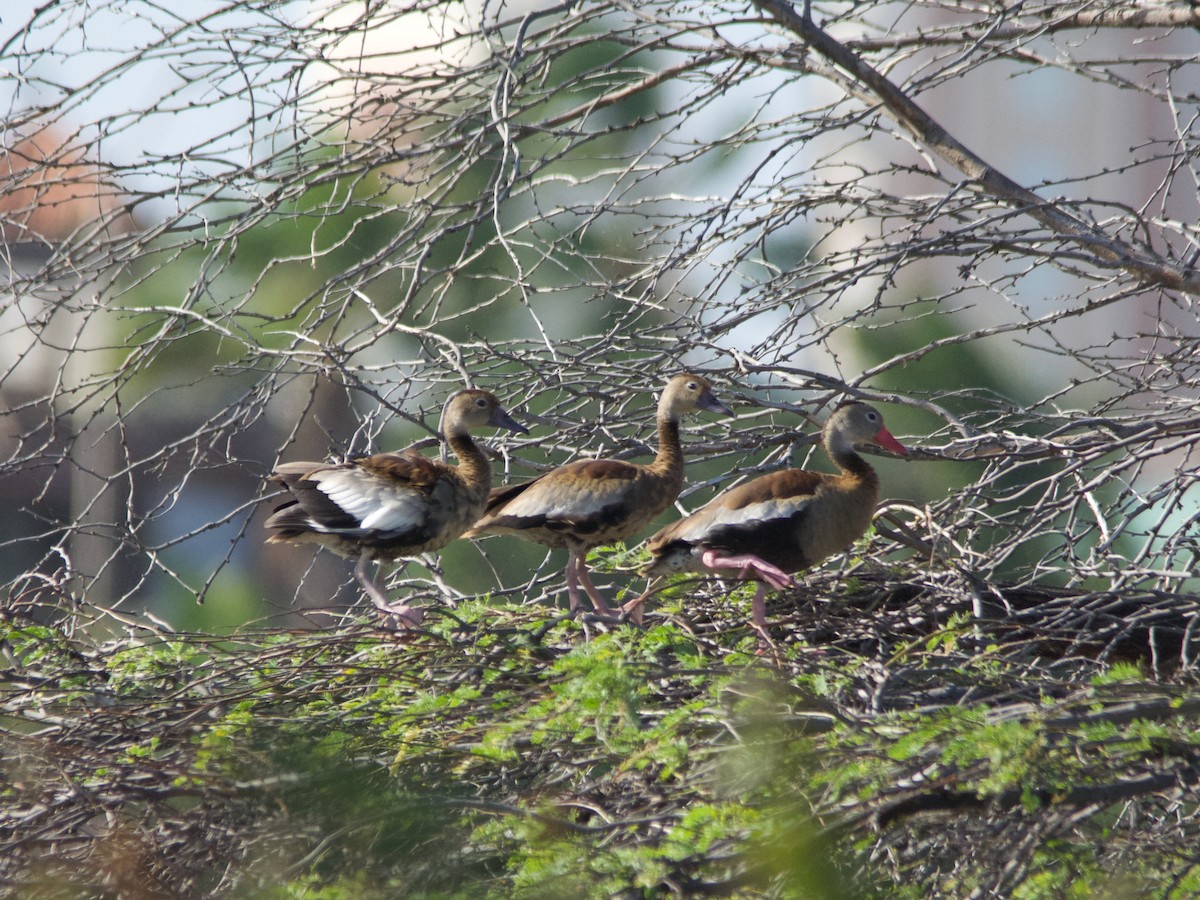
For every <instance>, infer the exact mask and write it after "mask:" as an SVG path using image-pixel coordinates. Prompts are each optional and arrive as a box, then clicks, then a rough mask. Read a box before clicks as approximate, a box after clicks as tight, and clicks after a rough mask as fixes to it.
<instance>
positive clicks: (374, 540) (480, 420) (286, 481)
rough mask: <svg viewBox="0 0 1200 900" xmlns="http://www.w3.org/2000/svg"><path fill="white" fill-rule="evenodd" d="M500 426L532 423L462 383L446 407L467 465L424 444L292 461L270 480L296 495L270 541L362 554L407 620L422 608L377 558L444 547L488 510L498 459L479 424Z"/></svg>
mask: <svg viewBox="0 0 1200 900" xmlns="http://www.w3.org/2000/svg"><path fill="white" fill-rule="evenodd" d="M487 426H495V427H498V428H507V429H509V430H510V431H518V432H522V433H525V432H527V429H526V428H525V427H524V426H522V425H520V424H519V423H517V422H516V421H514V420H513V418H512V417H511V416H509V414H508V413H507V412H505V410H504V407H502V406H501V405H500V402H499V401H498V400H497V399H496V398H495V397H494V396H493V395H491V394H489V393H488V392H487V391H477V390H465V391H459V392H458V393H456V394H454V395H453V396H451V397H450V399H449V400H447V401H446V406H445V408H444V409H443V410H442V432H443V434H444V435H445V438H446V443H447V444H449V445H450V450H451V451H452V452H453V453H454V455H455V457H457V459H458V466H457V467H455V466H451V465H447V464H446V463H443V462H439V461H437V460H433V459H429V458H428V457H426V456H422V455H421V454H420V453H418V452H417V451H415V450H412V449H409V450H404V451H402V452H400V453H376V454H375V455H373V456H364V457H361V458H359V459H353V460H350V461H349V462H344V463H317V462H291V463H284V464H282V465H280V466H279V467H278V468H277V469H276V470H275V473H274V474H273V475H272V476H271V481H274V482H276V483H278V484H281V485H283V486H284V487H285V488H287V491H288V493H289V494H290V495H291V497H290V499H288V500H287V501H286V502H284V503H282V504H281V505H280V506H278V507H277V508H276V509H275V512H274V513H272V514H271V517H270V518H269V519H267V521H266V523H265V527H266V528H268V529H270V530H272V531H273V532H274V533H273V534H272V535H271V536H270V537H268V538H267V542H268V543H275V542H279V541H290V542H293V543H316V544H320V545H321V546H323V547H326V548H328V549H330V550H332V551H333V552H334V553H337V554H339V555H341V556H346V557H350V558H357V559H358V564H357V565H356V566H355V567H354V577H355V578H357V579H358V582H359V584H361V585H362V586H363V589H364V590H365V591H366V592H367V596H369V597H370V598H371V602H372V603H373V604H374V605H375V606H376V607H378V608H379V609H381V610H383V611H384V612H385V613H388V614H389V615H391V616H394V617H396V620H397V621H398V622H399V623H400V624H401V625H403V626H412V625H417V624H419V623H420V621H421V617H422V615H423V610H420V609H414V608H412V607H409V606H406V605H404V604H402V603H392V602H390V601H389V600H388V599H387V595H386V593H385V592H384V588H383V586H382V585H381V584H380V583H379V582H378V581H377V580H376V579H372V578H371V577H370V576H369V575H368V573H367V565H368V563H370V562H372V561H379V560H394V559H400V558H403V557H411V556H417V555H418V554H421V553H425V552H428V551H432V550H438V549H440V548H442V547H444V546H446V544H448V543H450V542H451V541H452V540H454V539H455V538H456V537H459V536H460V535H461V534H462V533H463V532H464V531H466V530H467V528H468V527H469V526H470V525H471V523H473V522H474V521H475V520H476V519H478V518H479V515H480V514H481V513H482V512H483V510H484V505H485V504H486V502H487V495H488V489H489V488H490V487H491V482H492V467H491V465H490V464H489V463H488V458H487V456H486V455H485V454H484V452H483V451H482V450H481V449H480V448H479V447H478V446H477V445H476V444H475V442H474V441H473V440H471V436H470V433H469V432H470V430H471V429H473V428H484V427H487Z"/></svg>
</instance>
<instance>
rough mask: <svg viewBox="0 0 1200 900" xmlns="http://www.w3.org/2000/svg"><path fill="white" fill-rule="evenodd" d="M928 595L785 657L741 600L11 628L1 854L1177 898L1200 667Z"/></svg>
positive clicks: (463, 890)
mask: <svg viewBox="0 0 1200 900" xmlns="http://www.w3.org/2000/svg"><path fill="white" fill-rule="evenodd" d="M693 584H694V583H693ZM925 589H926V593H925V594H924V595H922V599H921V601H920V602H919V603H917V604H916V605H914V600H913V596H912V595H909V594H905V593H904V592H901V591H896V590H890V593H888V594H887V596H884V595H883V594H881V592H880V584H879V582H877V581H873V580H872V579H871V578H855V580H854V583H853V586H851V585H850V584H849V583H848V582H837V581H836V580H834V579H832V578H830V579H828V580H827V581H825V582H821V583H817V582H813V581H810V583H809V584H808V585H807V586H806V587H805V588H803V589H801V590H800V591H798V592H797V596H796V597H793V598H785V599H782V600H781V601H779V602H777V603H775V604H774V605H773V607H772V621H773V623H774V629H775V630H774V634H775V636H776V644H777V646H776V647H775V648H774V649H773V650H770V651H767V652H761V653H760V652H756V651H755V649H754V641H753V637H752V636H751V635H750V634H749V632H748V629H746V627H745V623H744V615H745V610H744V608H743V607H744V603H743V602H741V601H742V598H741V596H740V594H739V595H738V596H736V597H729V596H727V595H720V594H717V593H713V594H712V595H711V596H697V595H696V594H693V603H692V604H691V605H690V606H688V604H687V603H686V602H685V600H684V598H683V596H682V594H681V593H680V592H679V591H673V593H674V596H673V597H671V598H669V599H668V601H667V602H666V603H665V604H664V605H663V606H662V607H660V608H659V609H658V611H656V612H654V613H653V614H652V615H650V616H649V618H648V620H647V624H646V626H645V627H643V628H635V627H633V626H630V625H623V624H614V623H605V622H599V621H595V620H589V619H587V618H583V619H571V618H569V617H565V616H562V615H560V614H557V613H555V612H554V611H552V610H548V609H545V608H542V607H529V606H518V605H511V606H509V605H504V604H501V603H499V602H492V601H489V600H488V599H487V598H484V599H481V600H478V601H470V602H465V603H462V604H460V605H458V606H457V608H455V609H453V610H449V611H447V612H446V613H445V614H442V615H439V614H438V613H437V612H433V613H431V614H430V619H429V622H428V627H427V628H425V629H423V630H422V631H421V632H419V633H414V634H397V633H395V632H389V631H384V630H381V629H376V628H374V627H373V626H371V625H367V624H364V625H358V626H353V627H347V628H344V629H341V630H338V631H333V632H314V631H306V632H290V631H275V632H246V633H243V634H239V635H237V636H234V637H226V638H223V639H220V640H218V639H215V638H211V637H206V636H201V635H187V634H170V635H167V634H161V635H160V634H155V633H153V632H152V631H150V630H147V631H146V632H144V633H139V634H136V635H131V636H130V637H129V638H127V639H123V640H107V641H105V642H104V643H94V644H91V643H89V642H88V641H87V640H86V639H85V638H81V637H79V636H78V632H77V634H76V636H74V637H72V638H70V639H68V638H67V637H66V635H65V633H64V632H63V630H61V629H59V628H56V627H53V626H49V625H31V624H28V623H25V624H17V623H15V622H13V621H12V620H9V621H7V622H5V623H4V633H3V640H4V646H5V647H6V648H7V656H6V659H7V662H6V667H5V669H4V673H5V679H4V686H3V688H2V691H0V701H2V702H3V710H2V713H3V716H4V719H3V727H4V731H3V734H2V735H0V765H2V766H3V771H4V773H5V783H4V796H5V800H6V803H5V811H4V812H3V813H2V814H0V815H2V817H3V818H4V819H5V822H4V825H5V828H4V829H3V830H0V844H2V845H3V846H2V847H0V849H3V851H4V853H3V854H2V855H3V858H4V859H5V862H3V863H2V864H0V868H2V869H3V873H2V874H3V876H4V878H5V880H6V883H8V884H10V885H53V886H55V890H57V891H58V893H54V892H53V891H50V892H43V893H44V894H45V895H46V896H85V895H91V894H92V893H97V894H104V893H105V892H106V891H108V892H111V891H112V885H113V884H114V883H116V881H120V880H121V879H124V881H122V882H121V883H124V884H126V885H133V886H136V887H137V888H138V889H140V890H143V891H153V890H156V889H157V888H158V887H161V886H163V885H168V884H169V885H176V886H182V888H180V889H182V890H185V892H186V893H189V894H193V895H197V894H202V893H207V894H212V895H216V896H232V897H269V898H341V897H347V898H349V897H356V898H360V897H367V898H370V897H393V896H426V897H489V896H490V897H514V896H515V897H563V896H573V897H613V896H618V897H655V896H664V895H672V894H674V895H680V896H697V895H719V896H734V897H797V898H800V897H804V898H837V897H870V896H880V897H882V896H888V897H892V896H914V897H916V896H931V895H935V894H936V895H941V896H963V895H967V894H970V893H972V892H973V891H979V892H984V893H987V892H996V891H999V892H1004V893H1007V894H1009V895H1011V896H1021V897H1030V898H1034V897H1037V898H1040V897H1059V896H1104V895H1105V894H1104V892H1105V891H1106V890H1109V889H1110V887H1111V885H1115V884H1119V885H1122V886H1123V888H1122V890H1123V891H1125V892H1126V894H1127V895H1134V894H1136V895H1139V896H1181V895H1180V894H1179V893H1178V892H1179V891H1180V890H1181V889H1182V886H1184V885H1192V884H1194V883H1195V882H1196V880H1197V876H1196V874H1195V872H1194V871H1193V863H1192V861H1191V859H1192V857H1191V855H1190V853H1189V852H1187V851H1186V848H1187V847H1189V846H1193V844H1192V843H1191V842H1192V841H1194V837H1195V828H1196V822H1195V816H1196V810H1197V809H1198V808H1200V804H1197V802H1196V800H1197V776H1196V769H1197V766H1196V760H1197V759H1200V728H1198V727H1197V726H1196V721H1197V718H1196V713H1197V706H1198V701H1197V700H1196V699H1195V698H1194V696H1193V694H1192V690H1191V688H1192V686H1193V679H1192V677H1191V675H1190V674H1189V673H1188V672H1186V671H1184V670H1180V671H1178V672H1176V673H1174V674H1173V675H1172V676H1171V677H1168V678H1151V677H1150V676H1149V675H1147V673H1146V668H1145V667H1144V666H1143V665H1142V664H1140V663H1138V662H1136V661H1133V662H1131V661H1120V662H1111V663H1110V662H1106V661H1104V660H1102V659H1085V658H1083V657H1082V656H1077V657H1072V658H1067V657H1062V656H1058V657H1053V656H1049V655H1047V656H1041V657H1039V656H1037V655H1036V654H1033V653H1031V652H1030V651H1029V649H1028V646H1027V644H1025V643H1024V642H1022V641H1018V640H1013V634H1012V633H1011V623H1009V624H1008V625H1007V626H1005V625H1004V623H984V622H979V621H975V622H972V621H970V620H969V617H968V616H965V614H964V613H963V610H962V609H960V608H956V607H955V604H954V603H952V602H945V603H943V608H941V609H940V611H937V610H938V607H937V603H939V602H942V600H944V598H941V599H938V598H933V597H932V595H931V594H929V593H928V589H929V585H928V584H927V585H925ZM838 591H845V592H847V593H844V594H841V595H839V594H838ZM868 595H871V596H870V597H868ZM835 597H836V598H837V599H832V598H835ZM1055 600H1056V603H1060V602H1061V598H1059V597H1056V598H1055ZM859 601H861V602H859ZM935 601H936V602H935ZM904 623H907V624H904ZM831 629H832V630H831ZM1001 632H1003V633H1001ZM830 634H833V635H834V636H833V637H828V635H830ZM823 635H824V636H826V637H825V639H823V640H822V636H823ZM18 826H20V827H18ZM18 835H20V837H19V838H18ZM64 848H65V849H64ZM113 848H124V850H123V851H122V853H123V855H121V857H120V858H122V859H126V860H132V862H127V864H124V865H125V867H124V868H119V867H118V866H117V863H116V862H115V860H116V859H117V856H114V855H113ZM131 854H132V855H131ZM1106 886H1108V887H1106ZM129 889H130V890H132V889H133V888H129ZM34 895H35V894H34V893H31V894H29V896H34ZM1110 895H1111V894H1110Z"/></svg>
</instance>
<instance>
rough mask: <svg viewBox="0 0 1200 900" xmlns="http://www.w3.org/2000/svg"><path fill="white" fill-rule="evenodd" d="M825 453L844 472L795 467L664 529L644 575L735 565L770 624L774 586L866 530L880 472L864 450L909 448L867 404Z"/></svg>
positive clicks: (852, 408)
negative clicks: (770, 596)
mask: <svg viewBox="0 0 1200 900" xmlns="http://www.w3.org/2000/svg"><path fill="white" fill-rule="evenodd" d="M822 443H823V444H824V446H825V452H826V453H828V454H829V457H830V458H831V459H832V460H833V461H834V462H835V463H836V464H837V467H838V468H839V469H840V470H841V474H838V475H828V474H825V473H823V472H810V471H808V470H806V469H786V470H784V471H781V472H772V473H771V474H769V475H763V476H761V477H760V478H755V479H753V480H751V481H748V482H746V483H744V484H740V485H738V486H737V487H734V488H731V489H729V490H728V491H725V492H724V493H722V494H719V495H718V496H717V497H715V498H713V499H712V500H711V501H710V502H709V503H707V504H706V505H704V506H702V507H701V508H700V509H698V510H696V511H695V512H693V513H692V514H691V515H689V516H687V517H685V518H683V519H680V520H679V521H678V522H674V523H672V524H671V525H668V526H667V527H666V528H663V529H662V530H661V531H659V532H658V533H657V534H655V535H654V536H653V537H651V538H650V540H649V541H648V542H647V546H648V548H649V550H650V554H651V556H652V557H653V559H652V560H651V561H650V562H649V563H647V564H646V565H645V566H644V567H643V568H642V574H644V575H649V576H665V575H668V574H671V573H673V572H720V571H723V570H733V572H734V573H735V574H736V576H737V577H739V578H746V579H754V580H756V581H757V582H758V589H757V590H756V592H755V594H754V600H753V620H754V628H755V630H756V631H758V632H759V634H760V635H762V636H763V638H764V639H767V640H768V641H769V638H768V637H767V631H766V594H767V590H768V587H770V588H774V589H775V590H784V589H786V588H790V587H793V586H794V585H795V580H794V579H793V578H792V575H791V573H793V572H799V571H801V570H803V569H807V568H808V567H809V566H813V565H816V564H817V563H819V562H820V561H821V560H823V559H825V558H826V557H827V556H832V555H833V554H835V553H840V552H841V551H843V550H845V549H846V548H847V547H849V546H850V545H851V544H853V543H854V542H855V541H856V540H858V538H860V537H862V535H863V534H864V533H865V532H866V530H867V528H868V527H869V526H870V524H871V518H872V516H873V515H874V512H875V507H876V505H877V504H878V502H879V476H878V475H877V474H876V472H875V470H874V469H873V468H872V467H871V465H870V463H868V462H867V461H866V460H865V459H863V458H862V457H861V456H859V454H858V452H857V451H856V450H855V445H856V444H875V445H877V446H880V447H884V448H886V449H888V450H891V451H892V452H894V453H899V454H901V455H903V456H906V455H908V451H907V450H906V449H905V448H904V446H903V445H902V444H901V443H900V442H899V441H897V440H896V439H895V438H894V437H892V434H891V432H889V431H888V430H887V428H886V427H884V424H883V416H881V415H880V414H879V412H878V411H877V410H876V409H874V408H873V407H871V406H868V405H867V404H865V403H859V402H850V403H845V404H843V405H841V406H839V407H838V408H837V409H835V410H834V412H833V414H832V415H831V416H830V417H829V421H827V422H826V423H825V428H824V429H823V433H822ZM657 585H658V581H653V582H651V584H650V587H649V588H648V589H647V591H646V592H645V593H644V594H642V596H640V597H638V598H636V599H635V600H631V601H630V602H629V603H627V604H625V606H624V607H623V611H624V612H625V613H626V614H627V615H629V617H630V618H631V619H633V620H634V621H640V619H641V612H642V604H643V603H644V602H645V600H646V598H647V597H649V596H650V595H651V594H652V593H654V591H655V590H656V589H657Z"/></svg>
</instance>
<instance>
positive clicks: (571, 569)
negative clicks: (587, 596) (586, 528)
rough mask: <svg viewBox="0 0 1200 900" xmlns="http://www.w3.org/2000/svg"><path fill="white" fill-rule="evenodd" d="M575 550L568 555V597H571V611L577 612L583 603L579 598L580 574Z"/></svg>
mask: <svg viewBox="0 0 1200 900" xmlns="http://www.w3.org/2000/svg"><path fill="white" fill-rule="evenodd" d="M575 560H576V557H575V551H573V550H572V551H571V555H570V556H568V557H567V597H569V598H570V609H571V612H575V611H576V610H577V609H579V607H580V606H581V605H582V603H581V602H580V599H579V575H578V571H577V570H576V568H575Z"/></svg>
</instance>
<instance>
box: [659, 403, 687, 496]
mask: <svg viewBox="0 0 1200 900" xmlns="http://www.w3.org/2000/svg"><path fill="white" fill-rule="evenodd" d="M653 468H654V469H655V471H657V472H659V473H660V474H662V475H664V476H666V477H669V478H673V479H675V480H676V481H678V482H679V483H680V484H681V485H682V484H683V444H682V443H681V442H680V440H679V419H677V418H674V417H672V416H659V417H658V453H656V454H655V456H654V463H653Z"/></svg>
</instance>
